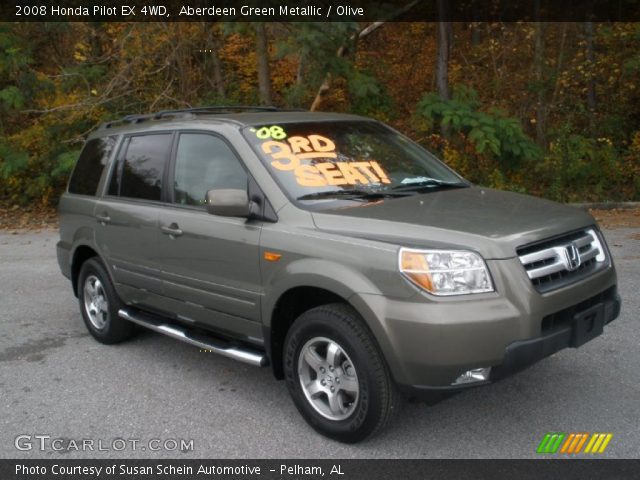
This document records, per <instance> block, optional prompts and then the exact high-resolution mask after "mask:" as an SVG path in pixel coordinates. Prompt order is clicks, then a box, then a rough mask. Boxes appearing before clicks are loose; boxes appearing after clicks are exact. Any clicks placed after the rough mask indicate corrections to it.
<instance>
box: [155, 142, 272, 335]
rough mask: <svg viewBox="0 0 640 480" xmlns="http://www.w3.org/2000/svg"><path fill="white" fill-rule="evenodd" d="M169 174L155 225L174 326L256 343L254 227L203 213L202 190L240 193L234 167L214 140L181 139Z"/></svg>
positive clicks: (243, 175)
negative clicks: (197, 325)
mask: <svg viewBox="0 0 640 480" xmlns="http://www.w3.org/2000/svg"><path fill="white" fill-rule="evenodd" d="M171 170H172V171H171V172H170V174H169V179H170V185H171V188H170V189H169V190H170V192H168V196H169V201H170V204H169V205H167V206H166V208H164V209H162V211H161V212H160V214H159V219H158V223H159V230H160V237H159V239H158V244H159V247H160V251H161V253H162V255H161V256H162V258H161V266H160V267H161V270H162V277H163V293H164V296H165V297H166V300H167V302H169V303H168V305H169V308H170V309H171V310H172V311H173V312H175V313H176V314H177V315H178V318H179V320H181V321H184V322H194V323H201V324H204V325H206V326H208V327H210V328H213V329H216V330H219V331H221V332H222V333H229V334H232V335H234V336H239V337H241V338H243V339H245V340H249V341H254V342H256V343H259V342H260V338H261V336H262V329H261V324H260V295H261V293H260V292H261V286H260V269H259V266H260V262H259V239H260V231H261V223H260V222H256V221H247V220H246V219H244V218H229V217H218V216H215V215H210V214H208V213H207V212H206V210H205V197H206V193H207V191H208V190H211V189H214V188H241V189H246V188H247V183H248V174H247V172H246V170H245V169H244V166H243V164H242V162H241V161H240V159H239V158H238V156H237V155H236V154H235V152H234V151H233V150H232V149H231V147H230V146H229V144H228V143H227V142H226V140H225V139H223V138H222V137H220V136H218V135H214V134H212V133H207V132H182V133H179V136H178V139H177V143H176V147H175V158H174V161H173V166H172V169H171Z"/></svg>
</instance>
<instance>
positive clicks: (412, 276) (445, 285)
mask: <svg viewBox="0 0 640 480" xmlns="http://www.w3.org/2000/svg"><path fill="white" fill-rule="evenodd" d="M398 263H399V266H400V271H401V272H402V274H403V275H404V276H405V277H407V278H408V279H409V280H410V281H411V282H412V283H414V284H415V285H417V286H418V287H420V288H422V289H424V290H426V291H427V292H429V293H432V294H433V295H464V294H468V293H485V292H493V283H492V282H491V276H490V275H489V269H488V268H487V265H486V264H485V263H484V260H483V259H482V257H481V256H480V255H478V254H477V253H474V252H468V251H464V250H412V249H409V248H401V249H400V253H399V259H398Z"/></svg>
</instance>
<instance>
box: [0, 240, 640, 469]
mask: <svg viewBox="0 0 640 480" xmlns="http://www.w3.org/2000/svg"><path fill="white" fill-rule="evenodd" d="M606 235H607V238H608V240H609V243H610V245H611V249H612V250H613V252H614V256H615V260H616V262H617V267H618V272H619V278H620V290H621V294H622V298H623V302H624V306H623V313H622V316H621V317H620V318H619V319H618V320H616V321H615V322H614V323H613V324H611V325H610V326H609V327H608V328H607V329H606V332H605V335H604V336H602V337H600V338H598V339H596V340H594V341H593V342H591V343H589V344H587V345H585V346H584V347H583V348H580V349H579V350H565V351H563V352H560V353H558V354H556V355H555V356H553V357H551V358H549V359H547V360H546V361H543V362H541V363H539V364H537V365H535V366H534V367H532V368H530V369H529V370H527V371H525V372H523V373H521V374H520V375H517V376H515V377H511V378H509V379H506V380H504V381H503V382H501V383H498V384H495V385H492V386H489V387H485V388H481V389H476V390H473V391H469V392H466V393H465V394H462V395H459V396H457V397H454V398H452V399H450V400H448V401H446V402H443V403H440V404H438V405H436V406H434V407H427V406H425V405H423V404H406V405H405V406H404V407H403V411H402V412H401V414H400V415H399V418H398V419H397V420H396V422H395V423H394V424H393V425H392V426H391V428H389V429H388V430H386V431H385V432H384V433H383V434H382V435H380V436H378V437H376V438H375V439H372V440H370V441H368V442H366V443H363V444H360V445H356V446H349V445H342V444H339V443H336V442H333V441H330V440H327V439H324V438H323V437H321V436H319V435H317V434H316V433H315V432H313V431H312V430H311V429H310V428H308V427H307V425H306V424H305V423H304V421H303V420H302V419H301V417H300V416H299V415H298V413H297V411H296V410H295V408H294V406H293V404H292V403H291V401H290V400H289V397H288V394H287V391H286V387H285V385H284V384H283V383H282V382H277V381H275V380H274V379H273V377H272V375H271V373H270V371H269V370H267V369H257V368H254V367H250V366H245V365H243V364H240V363H236V362H234V361H233V360H229V359H225V358H222V357H219V356H216V355H214V354H207V353H201V352H200V351H199V350H198V349H197V348H193V347H190V346H188V345H185V344H182V343H180V342H177V341H174V340H171V339H169V338H166V337H163V336H161V335H158V334H153V333H150V332H149V333H147V332H145V333H142V334H141V335H139V336H138V337H136V338H135V339H134V340H132V341H130V342H127V343H124V344H121V345H118V346H104V345H101V344H98V343H97V342H95V341H94V340H93V339H92V338H91V337H89V335H88V334H87V332H86V330H85V328H84V325H83V324H82V321H81V318H80V314H79V312H78V306H77V303H76V299H75V298H74V297H73V295H72V294H71V290H70V285H69V283H68V282H67V280H66V279H64V278H63V277H62V276H61V275H60V273H59V271H58V266H57V263H56V259H55V242H56V240H57V235H56V233H55V232H48V233H37V234H19V235H9V234H6V233H1V232H0V457H4V458H7V457H11V458H35V457H44V458H81V457H98V458H131V457H142V458H161V457H168V458H176V457H177V458H189V457H195V458H203V457H207V458H208V457H212V458H215V457H220V458H242V457H248V458H263V457H289V458H299V457H313V458H355V457H366V458H381V457H382V458H384V457H387V458H404V457H414V458H415V457H419V458H423V457H424V458H434V457H435V458H450V457H457V458H461V457H474V458H483V457H502V458H518V457H533V456H535V453H534V450H535V448H536V446H537V444H538V442H539V441H540V439H541V438H542V436H543V435H544V433H545V432H548V431H565V432H566V431H569V432H570V431H584V432H596V431H597V432H613V434H614V437H613V440H612V441H611V443H610V446H609V448H608V449H607V452H606V456H607V457H632V458H640V414H639V410H640V385H639V380H640V323H639V322H638V316H639V313H640V298H639V295H638V293H639V292H640V236H639V234H638V231H637V230H631V229H617V230H609V231H607V232H606ZM20 434H28V435H38V434H47V435H50V436H51V437H52V438H64V439H67V440H69V439H73V440H75V441H80V440H81V439H84V438H89V439H94V441H95V442H96V443H95V445H96V447H94V448H97V441H98V440H99V439H101V440H102V441H103V444H102V448H108V447H115V448H121V445H122V444H121V443H118V442H117V443H112V442H113V439H114V438H119V437H122V438H125V439H127V442H128V447H130V446H131V441H130V440H129V439H140V440H141V443H140V444H138V447H141V446H145V445H148V440H151V439H156V438H159V439H165V440H166V439H187V440H189V439H193V440H194V442H193V447H194V448H193V451H191V452H180V451H160V452H151V451H149V449H148V448H147V450H144V451H143V450H142V449H139V450H136V451H131V450H130V449H129V448H128V449H127V450H125V451H124V452H117V451H113V450H111V451H108V452H91V451H88V452H85V453H82V452H75V451H71V452H65V453H60V452H53V451H51V450H47V451H39V450H38V444H37V442H36V443H34V449H33V450H31V451H27V452H21V451H17V450H16V449H15V447H14V439H15V437H16V436H17V435H20ZM63 444H64V442H63ZM23 445H25V444H23ZM56 445H59V444H56ZM151 446H156V444H155V443H154V444H152V445H151ZM167 447H168V448H173V447H174V444H172V443H171V442H169V444H168V445H167Z"/></svg>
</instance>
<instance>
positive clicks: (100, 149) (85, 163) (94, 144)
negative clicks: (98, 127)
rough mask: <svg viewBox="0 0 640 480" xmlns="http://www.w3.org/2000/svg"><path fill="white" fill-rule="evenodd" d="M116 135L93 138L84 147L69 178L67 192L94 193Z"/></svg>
mask: <svg viewBox="0 0 640 480" xmlns="http://www.w3.org/2000/svg"><path fill="white" fill-rule="evenodd" d="M115 144H116V137H104V138H94V139H93V140H89V141H88V142H87V143H86V144H85V146H84V148H83V149H82V153H80V157H79V158H78V162H77V163H76V167H75V168H74V169H73V174H72V175H71V180H69V193H77V194H80V195H95V194H96V190H97V189H98V184H99V183H100V177H102V172H103V171H104V167H105V166H106V165H107V162H108V161H109V156H110V155H111V151H112V150H113V147H114V145H115Z"/></svg>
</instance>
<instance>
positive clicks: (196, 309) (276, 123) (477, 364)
mask: <svg viewBox="0 0 640 480" xmlns="http://www.w3.org/2000/svg"><path fill="white" fill-rule="evenodd" d="M59 211H60V242H59V243H58V244H57V253H58V261H59V264H60V268H61V270H62V273H63V274H64V275H65V276H66V277H68V278H69V279H70V280H71V283H72V286H73V292H74V293H75V295H76V296H77V297H78V300H79V304H80V311H81V313H82V317H83V319H84V322H85V324H86V326H87V328H88V329H89V332H91V334H92V335H93V336H94V337H95V338H96V340H98V341H100V342H102V343H106V344H112V343H117V342H121V341H123V340H126V339H128V338H130V337H131V335H133V333H134V332H135V330H136V326H142V327H145V328H148V329H151V330H153V331H156V332H159V333H162V334H165V335H168V336H171V337H174V338H176V339H178V340H182V341H185V342H188V343H190V344H193V345H196V346H198V347H200V348H202V349H207V350H210V351H213V352H217V353H219V354H221V355H224V356H227V357H231V358H235V359H237V360H240V361H243V362H247V363H250V364H252V365H255V366H259V367H267V366H268V367H270V368H272V369H273V372H274V374H275V376H276V378H279V379H284V380H285V381H286V384H287V387H288V389H289V392H290V393H291V396H292V398H293V401H294V403H295V405H296V407H297V408H298V410H299V411H300V413H301V414H302V416H303V417H304V418H305V419H306V420H307V422H308V423H309V424H310V425H311V426H312V427H313V428H314V429H316V430H317V431H319V432H321V433H322V434H324V435H326V436H328V437H331V438H334V439H337V440H340V441H343V442H357V441H359V440H362V439H364V438H366V437H368V436H370V435H372V434H374V433H375V432H377V431H379V430H380V429H381V428H382V427H383V426H384V425H385V423H387V421H388V420H389V419H390V418H391V416H392V414H393V413H394V411H396V410H397V409H398V400H399V398H401V396H402V394H405V395H409V396H413V397H422V398H425V399H427V400H429V401H437V400H439V399H441V398H444V397H446V396H449V395H451V394H454V393H457V392H460V391H462V390H465V389H467V388H470V387H475V386H479V385H484V384H488V383H491V382H494V381H496V380H499V379H501V378H503V377H504V376H506V375H509V374H511V373H514V372H517V371H519V370H522V369H523V368H525V367H527V366H529V365H531V364H533V363H534V362H536V361H538V360H540V359H542V358H544V357H547V356H549V355H551V354H553V353H555V352H557V351H558V350H560V349H563V348H566V347H574V348H575V347H579V346H580V345H582V344H584V343H585V342H587V341H589V340H591V339H593V338H594V337H596V336H598V335H600V334H601V333H602V331H603V327H604V325H605V324H607V323H609V322H611V321H612V320H614V319H615V318H616V317H617V316H618V314H619V312H620V297H619V296H618V293H617V289H616V272H615V268H614V265H613V262H612V259H611V254H610V253H609V250H608V248H607V246H606V244H605V240H604V237H603V235H602V233H601V232H600V230H599V228H598V226H597V224H596V222H595V220H594V219H593V217H592V216H591V215H589V214H588V213H586V212H583V211H580V210H576V209H574V208H571V207H568V206H565V205H561V204H558V203H553V202H550V201H547V200H541V199H537V198H532V197H529V196H526V195H519V194H515V193H508V192H501V191H496V190H492V189H489V188H483V187H478V186H474V185H472V184H470V183H469V182H467V181H465V180H464V179H463V178H462V177H460V176H459V175H458V174H456V173H455V172H453V171H452V170H451V169H449V168H448V167H447V166H446V165H444V164H443V163H442V162H440V161H439V160H438V159H437V158H435V157H434V156H433V155H432V154H431V153H429V152H428V151H426V150H425V149H423V148H422V147H420V146H419V145H417V144H416V143H414V142H412V141H411V140H409V139H407V138H406V137H404V136H403V135H401V134H400V133H398V132H396V131H395V130H393V129H391V128H389V127H387V126H385V125H383V124H381V123H379V122H377V121H374V120H371V119H367V118H362V117H359V116H355V115H345V114H334V113H311V112H300V111H282V110H277V109H274V108H259V107H242V108H239V107H233V108H220V107H206V108H198V109H189V110H179V111H164V112H159V113H156V114H152V115H138V116H128V117H125V118H123V119H122V120H119V121H116V122H111V123H107V124H104V125H102V126H100V128H98V129H97V130H96V131H95V132H94V133H92V134H91V135H90V137H89V139H88V140H87V142H86V145H85V147H84V149H83V151H82V153H81V154H80V158H79V160H78V162H77V165H76V167H75V170H74V172H73V174H72V176H71V179H70V181H69V186H68V191H67V192H66V193H65V194H64V195H63V196H62V199H61V201H60V207H59Z"/></svg>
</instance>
